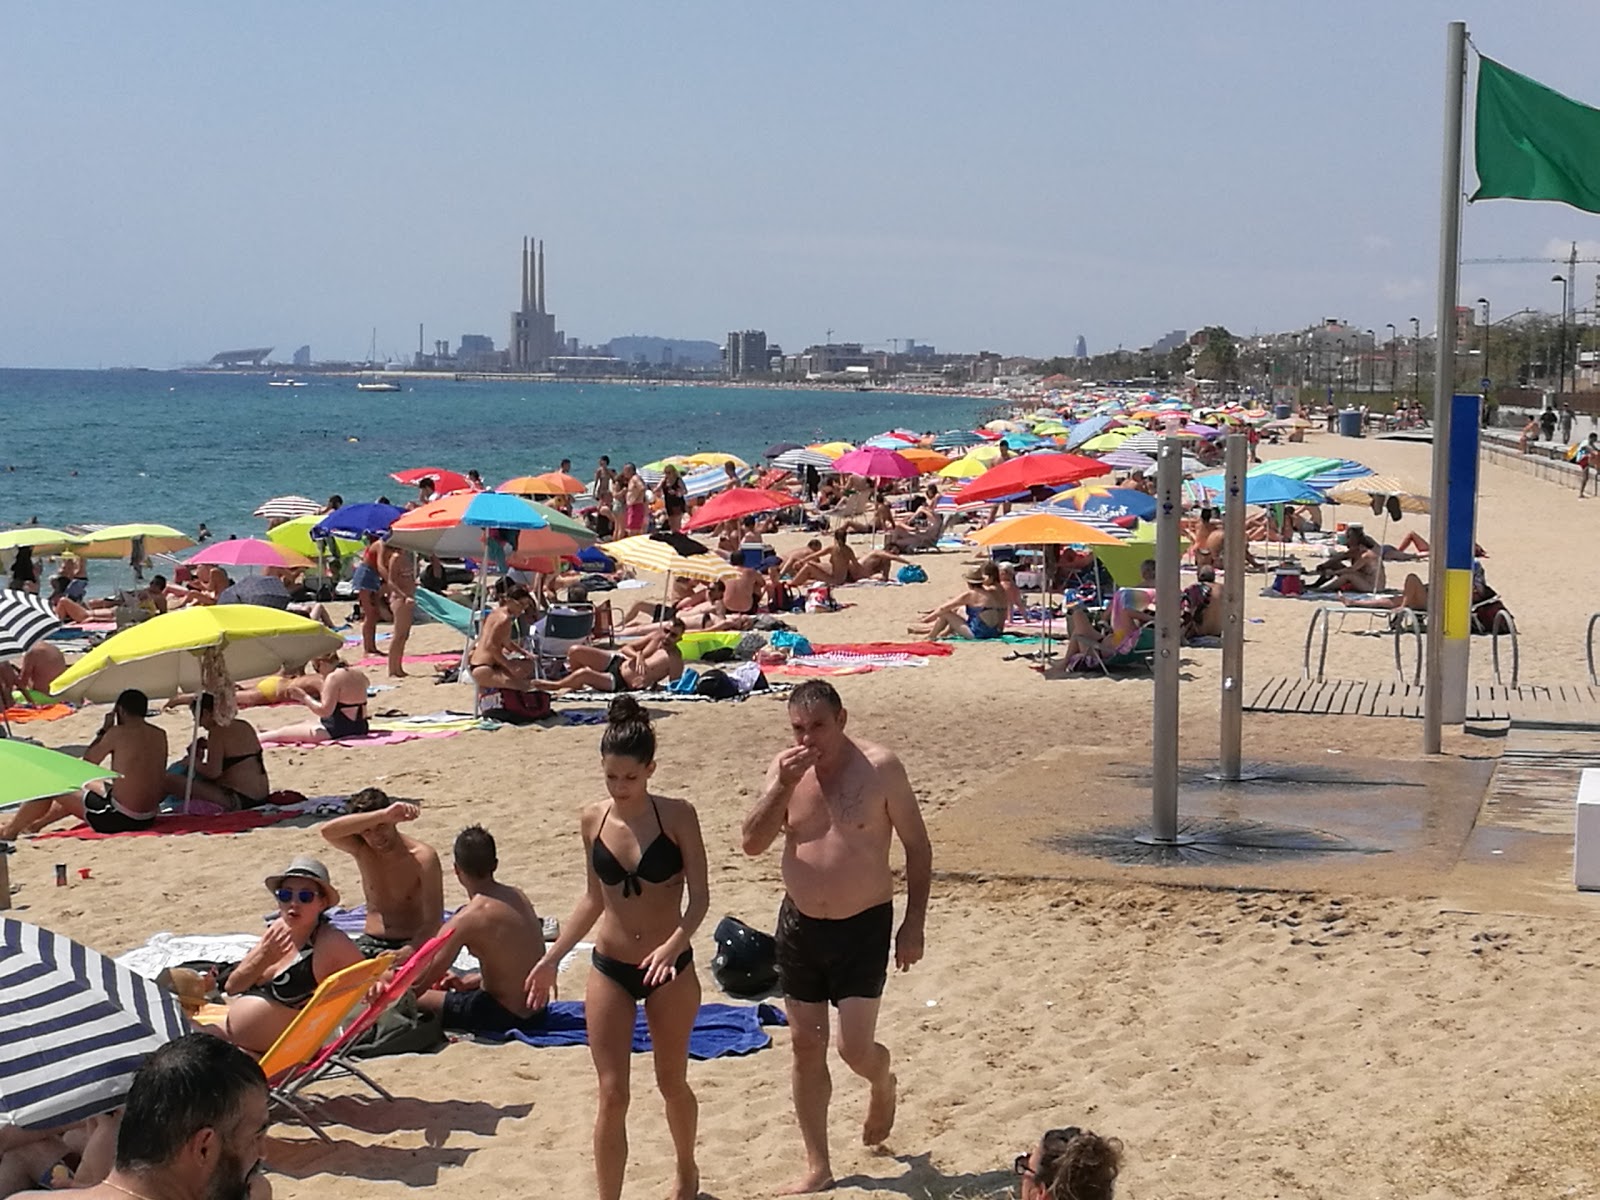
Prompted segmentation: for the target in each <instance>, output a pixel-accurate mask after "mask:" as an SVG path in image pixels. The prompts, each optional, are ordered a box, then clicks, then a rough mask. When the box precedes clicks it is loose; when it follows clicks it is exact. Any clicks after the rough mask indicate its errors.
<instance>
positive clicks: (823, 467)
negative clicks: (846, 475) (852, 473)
mask: <svg viewBox="0 0 1600 1200" xmlns="http://www.w3.org/2000/svg"><path fill="white" fill-rule="evenodd" d="M772 465H773V466H775V467H782V468H783V469H784V470H785V471H803V470H805V469H806V468H807V467H815V468H817V470H819V471H831V470H833V459H831V458H829V457H828V456H827V455H826V454H823V453H821V452H819V451H816V450H809V449H805V448H802V449H799V450H785V451H784V452H783V453H782V454H780V455H778V457H777V458H775V459H773V460H772Z"/></svg>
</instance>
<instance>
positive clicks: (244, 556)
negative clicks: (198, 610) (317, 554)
mask: <svg viewBox="0 0 1600 1200" xmlns="http://www.w3.org/2000/svg"><path fill="white" fill-rule="evenodd" d="M187 561H188V563H189V565H190V566H201V565H204V564H209V565H212V566H218V567H309V566H310V565H311V560H310V559H309V558H307V557H306V556H305V555H303V554H297V553H296V552H295V551H293V550H290V549H288V548H287V547H285V546H280V545H279V544H278V543H276V542H269V541H265V540H263V539H261V538H229V539H228V540H227V541H225V542H212V543H211V544H210V545H209V546H205V547H202V548H201V549H200V550H199V551H197V552H196V553H194V554H191V555H190V556H189V558H188V560H187Z"/></svg>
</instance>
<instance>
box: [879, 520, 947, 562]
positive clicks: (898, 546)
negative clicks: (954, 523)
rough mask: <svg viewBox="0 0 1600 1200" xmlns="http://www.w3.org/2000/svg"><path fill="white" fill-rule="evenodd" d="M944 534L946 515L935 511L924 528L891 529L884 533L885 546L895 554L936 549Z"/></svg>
mask: <svg viewBox="0 0 1600 1200" xmlns="http://www.w3.org/2000/svg"><path fill="white" fill-rule="evenodd" d="M943 536H944V516H943V514H941V513H934V514H933V516H932V517H931V518H930V519H929V521H928V524H927V526H926V527H925V528H923V529H913V530H909V531H902V530H898V529H891V530H890V531H889V532H888V533H886V534H884V535H883V548H884V549H885V550H888V551H891V552H893V553H895V554H907V553H911V552H913V551H917V550H934V549H937V548H938V545H939V539H940V538H941V537H943Z"/></svg>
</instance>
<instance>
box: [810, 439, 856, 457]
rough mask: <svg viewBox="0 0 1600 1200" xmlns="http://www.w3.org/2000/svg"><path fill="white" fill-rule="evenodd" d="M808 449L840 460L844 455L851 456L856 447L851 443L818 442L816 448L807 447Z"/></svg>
mask: <svg viewBox="0 0 1600 1200" xmlns="http://www.w3.org/2000/svg"><path fill="white" fill-rule="evenodd" d="M806 449H807V450H815V451H816V452H817V453H818V454H826V455H827V456H828V457H829V458H838V457H839V456H840V455H842V454H849V453H850V451H852V450H854V449H855V447H854V446H852V445H851V444H850V443H849V442H818V443H817V444H816V445H814V446H807V447H806Z"/></svg>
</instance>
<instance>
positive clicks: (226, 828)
mask: <svg viewBox="0 0 1600 1200" xmlns="http://www.w3.org/2000/svg"><path fill="white" fill-rule="evenodd" d="M344 811H345V797H343V796H315V797H312V798H311V799H309V800H304V801H301V802H300V803H298V804H283V805H276V804H263V805H262V806H261V807H260V808H248V809H245V810H243V811H241V812H224V813H214V814H206V815H201V814H198V813H184V812H164V813H161V814H160V815H159V816H157V817H156V819H155V820H154V821H152V822H151V824H150V828H149V829H133V830H129V831H128V832H126V833H99V832H97V831H96V830H93V829H90V828H89V826H88V825H87V824H84V823H81V822H80V823H79V824H77V825H74V826H73V827H72V828H71V829H49V830H46V831H45V832H44V833H36V834H34V835H33V837H34V840H35V841H43V840H45V839H47V838H76V839H78V840H79V841H85V842H90V841H100V840H101V839H103V838H113V837H156V836H159V835H162V834H170V835H174V836H175V835H177V834H180V833H212V834H218V833H249V832H250V831H251V830H252V829H260V828H262V827H263V826H265V825H277V824H279V823H280V822H283V821H292V820H294V819H295V818H297V817H334V816H338V815H339V814H340V813H342V812H344Z"/></svg>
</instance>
